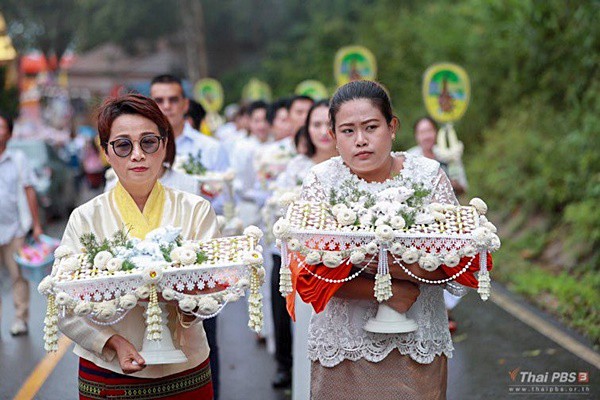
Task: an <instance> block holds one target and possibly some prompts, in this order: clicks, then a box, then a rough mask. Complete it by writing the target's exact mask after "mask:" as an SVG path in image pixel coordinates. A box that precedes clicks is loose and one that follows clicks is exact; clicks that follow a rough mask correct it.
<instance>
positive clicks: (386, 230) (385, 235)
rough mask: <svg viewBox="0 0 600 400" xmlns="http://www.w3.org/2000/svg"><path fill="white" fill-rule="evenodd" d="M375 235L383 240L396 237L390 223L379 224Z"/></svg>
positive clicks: (386, 240)
mask: <svg viewBox="0 0 600 400" xmlns="http://www.w3.org/2000/svg"><path fill="white" fill-rule="evenodd" d="M375 236H377V238H378V239H379V240H381V241H382V242H388V241H390V240H392V239H393V238H394V230H393V229H392V227H391V226H389V225H379V226H378V227H377V229H375Z"/></svg>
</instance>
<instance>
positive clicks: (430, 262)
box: [419, 254, 441, 272]
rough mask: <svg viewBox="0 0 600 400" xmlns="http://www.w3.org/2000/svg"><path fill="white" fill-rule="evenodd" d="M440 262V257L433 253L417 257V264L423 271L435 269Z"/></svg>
mask: <svg viewBox="0 0 600 400" xmlns="http://www.w3.org/2000/svg"><path fill="white" fill-rule="evenodd" d="M440 264H441V262H440V259H439V258H437V257H436V256H434V255H433V254H425V255H424V256H423V257H421V258H419V266H420V267H421V268H423V269H424V270H425V271H429V272H431V271H435V270H436V269H437V267H439V266H440Z"/></svg>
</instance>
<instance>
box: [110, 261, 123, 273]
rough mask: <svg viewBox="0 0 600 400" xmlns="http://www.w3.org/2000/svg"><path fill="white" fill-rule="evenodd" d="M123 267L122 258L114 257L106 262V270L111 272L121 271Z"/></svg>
mask: <svg viewBox="0 0 600 400" xmlns="http://www.w3.org/2000/svg"><path fill="white" fill-rule="evenodd" d="M121 268H123V260H121V259H120V258H112V259H111V260H110V261H109V262H108V263H106V270H107V271H109V272H116V271H120V270H121Z"/></svg>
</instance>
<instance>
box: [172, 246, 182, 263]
mask: <svg viewBox="0 0 600 400" xmlns="http://www.w3.org/2000/svg"><path fill="white" fill-rule="evenodd" d="M169 257H171V261H173V262H174V263H180V262H181V247H175V248H174V249H173V250H171V253H169Z"/></svg>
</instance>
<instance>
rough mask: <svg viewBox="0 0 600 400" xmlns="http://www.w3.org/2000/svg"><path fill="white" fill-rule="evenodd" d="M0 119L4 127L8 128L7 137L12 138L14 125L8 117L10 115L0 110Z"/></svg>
mask: <svg viewBox="0 0 600 400" xmlns="http://www.w3.org/2000/svg"><path fill="white" fill-rule="evenodd" d="M0 118H2V119H3V120H4V122H6V127H7V128H8V134H9V136H12V131H13V127H14V126H15V125H14V121H13V119H12V117H11V116H10V114H9V113H7V112H6V111H3V110H0Z"/></svg>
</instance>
